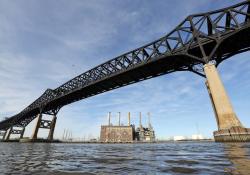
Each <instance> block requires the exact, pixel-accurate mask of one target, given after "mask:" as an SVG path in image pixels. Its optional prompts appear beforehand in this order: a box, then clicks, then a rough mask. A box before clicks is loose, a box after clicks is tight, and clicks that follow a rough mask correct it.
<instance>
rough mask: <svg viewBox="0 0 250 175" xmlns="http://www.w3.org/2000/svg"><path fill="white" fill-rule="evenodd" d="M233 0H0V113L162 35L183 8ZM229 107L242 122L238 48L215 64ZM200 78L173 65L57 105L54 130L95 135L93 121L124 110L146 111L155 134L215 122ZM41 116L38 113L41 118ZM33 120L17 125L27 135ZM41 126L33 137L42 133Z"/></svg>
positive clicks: (244, 86) (245, 99)
mask: <svg viewBox="0 0 250 175" xmlns="http://www.w3.org/2000/svg"><path fill="white" fill-rule="evenodd" d="M238 2H240V1H236V0H230V1H228V0H202V1H197V0H185V1H183V0H175V1H172V0H154V1H150V0H91V1H90V0H73V1H67V0H57V1H51V0H43V1H33V0H24V1H19V0H12V1H9V0H0V82H1V83H0V120H3V119H4V118H5V117H10V116H13V115H14V114H17V113H19V112H20V111H21V110H23V109H24V108H25V107H26V106H28V105H29V104H31V103H32V102H33V101H34V100H35V99H36V98H38V97H39V96H40V95H41V94H42V93H43V92H44V91H45V90H46V89H47V88H51V89H55V88H56V87H58V86H60V85H61V84H63V83H65V82H66V81H68V80H70V79H72V78H74V77H75V76H77V75H79V74H81V73H83V72H85V71H87V70H89V69H91V68H92V67H94V66H96V65H99V64H101V63H103V62H105V61H107V60H109V59H111V58H114V57H116V56H118V55H121V54H122V53H125V52H127V51H130V50H132V49H134V48H137V47H140V46H142V45H144V44H147V43H148V42H151V41H153V40H156V39H158V38H160V37H161V36H164V35H165V34H167V33H168V32H169V31H171V30H172V29H174V28H175V26H176V25H178V24H179V23H180V22H181V21H182V20H183V19H184V18H185V17H186V16H188V15H190V14H192V13H199V12H206V11H210V10H215V9H218V8H222V7H226V6H229V5H232V4H235V3H238ZM218 71H219V73H220V75H221V78H222V81H223V83H224V85H225V88H226V90H227V92H228V95H229V97H230V99H231V101H232V104H233V106H234V110H235V112H236V114H237V116H238V117H239V119H240V120H241V122H242V123H243V124H244V126H246V127H250V108H249V106H250V101H249V99H250V94H249V89H250V79H249V77H250V57H249V53H248V52H246V53H242V54H239V55H236V56H233V57H232V58H230V59H228V60H226V61H224V62H223V63H222V64H220V66H219V67H218ZM204 82H205V79H204V78H202V77H200V76H198V75H195V74H193V73H190V72H175V73H172V74H167V75H163V76H160V77H157V78H153V79H150V80H146V81H143V82H140V83H136V84H132V85H129V86H126V87H122V88H119V89H116V90H113V91H109V92H106V93H103V94H100V95H97V96H94V97H90V98H88V99H84V100H81V101H78V102H75V103H73V104H70V105H67V106H64V107H63V108H62V109H61V110H60V112H59V113H58V120H57V125H56V129H55V138H61V137H62V135H63V132H64V130H65V129H67V130H69V131H71V132H72V135H73V137H74V138H86V139H87V138H97V137H99V134H100V126H101V125H102V124H107V113H108V112H112V123H113V124H117V122H118V118H117V112H121V115H122V123H124V124H126V123H127V113H128V112H131V121H132V123H134V124H135V125H137V126H138V120H139V112H142V116H143V124H144V125H147V113H148V112H150V113H151V123H152V125H153V127H154V129H155V132H156V136H157V138H159V139H166V138H169V137H172V136H175V135H184V136H191V135H192V134H196V133H198V132H199V133H201V134H203V135H204V136H206V137H212V132H213V131H214V130H216V129H217V125H216V120H215V117H214V113H213V109H212V106H211V103H210V99H209V97H208V93H207V90H206V87H205V84H204ZM46 117H48V116H45V118H46ZM33 127H34V122H31V123H30V124H29V125H28V126H27V128H26V131H25V136H26V137H29V136H31V133H32V130H33ZM47 134H48V131H47V130H44V129H41V131H39V137H46V136H47Z"/></svg>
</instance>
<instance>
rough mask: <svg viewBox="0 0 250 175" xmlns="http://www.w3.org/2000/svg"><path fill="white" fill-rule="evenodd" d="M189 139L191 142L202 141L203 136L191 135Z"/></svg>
mask: <svg viewBox="0 0 250 175" xmlns="http://www.w3.org/2000/svg"><path fill="white" fill-rule="evenodd" d="M191 138H192V140H203V139H204V137H203V135H201V134H193V135H192V137H191Z"/></svg>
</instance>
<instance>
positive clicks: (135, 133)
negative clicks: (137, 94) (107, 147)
mask: <svg viewBox="0 0 250 175" xmlns="http://www.w3.org/2000/svg"><path fill="white" fill-rule="evenodd" d="M130 118H131V116H130V112H129V113H128V124H127V125H123V124H121V113H120V112H119V113H118V125H113V124H111V112H109V114H108V125H102V126H101V133H100V141H101V142H103V143H132V142H153V141H155V132H154V129H153V127H152V125H151V121H150V113H148V127H143V125H142V122H141V120H142V115H141V113H140V118H139V119H140V121H139V127H138V128H136V129H135V125H134V124H131V122H130Z"/></svg>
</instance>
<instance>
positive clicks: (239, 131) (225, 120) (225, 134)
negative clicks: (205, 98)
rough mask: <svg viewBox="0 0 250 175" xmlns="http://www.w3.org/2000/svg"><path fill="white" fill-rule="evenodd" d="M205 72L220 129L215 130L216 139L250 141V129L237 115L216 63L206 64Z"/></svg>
mask: <svg viewBox="0 0 250 175" xmlns="http://www.w3.org/2000/svg"><path fill="white" fill-rule="evenodd" d="M204 72H205V75H206V78H207V81H206V86H207V89H208V94H209V97H210V99H211V103H212V106H213V109H214V113H215V117H216V121H217V125H218V131H215V132H214V138H215V141H219V142H221V141H235V142H238V141H239V142H242V141H250V132H249V129H246V128H244V127H243V125H242V124H241V122H240V120H239V119H238V117H237V116H236V114H235V112H234V110H233V107H232V105H231V103H230V100H229V97H228V95H227V93H226V90H225V88H224V86H223V83H222V81H221V79H220V76H219V74H218V72H217V69H216V67H215V65H214V64H210V63H208V64H206V65H204Z"/></svg>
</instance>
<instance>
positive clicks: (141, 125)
mask: <svg viewBox="0 0 250 175" xmlns="http://www.w3.org/2000/svg"><path fill="white" fill-rule="evenodd" d="M140 127H142V124H141V112H140Z"/></svg>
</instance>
